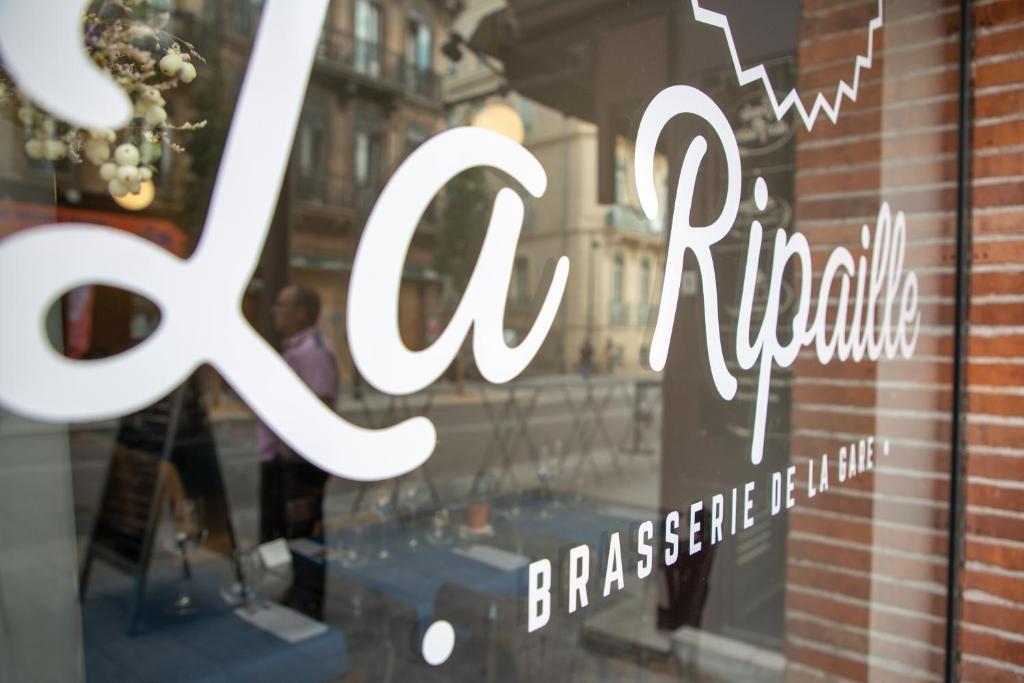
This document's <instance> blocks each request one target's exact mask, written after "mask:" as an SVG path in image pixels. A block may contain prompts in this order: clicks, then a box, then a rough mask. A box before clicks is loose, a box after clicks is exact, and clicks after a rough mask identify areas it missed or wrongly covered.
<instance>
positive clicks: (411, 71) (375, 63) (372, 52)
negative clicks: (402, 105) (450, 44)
mask: <svg viewBox="0 0 1024 683" xmlns="http://www.w3.org/2000/svg"><path fill="white" fill-rule="evenodd" d="M318 56H319V58H320V59H321V60H323V61H324V62H326V63H329V64H331V65H334V66H336V67H340V68H342V69H344V70H346V71H348V72H350V73H353V74H356V75H358V76H362V77H364V78H366V79H367V80H368V81H369V82H371V83H376V84H379V85H382V86H384V87H385V88H388V89H393V90H397V91H400V92H403V93H406V94H410V95H416V96H418V97H422V98H425V99H429V100H440V98H441V87H440V86H441V78H440V76H439V75H438V74H437V73H435V72H434V70H433V69H431V68H430V67H422V66H420V65H418V64H415V63H413V62H410V61H409V60H407V59H406V57H405V55H402V54H398V53H395V52H390V51H389V50H386V49H385V48H384V46H383V45H381V44H380V43H375V42H370V41H367V40H364V39H362V38H359V37H357V36H354V35H352V34H350V33H344V32H342V31H334V30H329V31H324V32H323V35H322V36H321V38H320V50H319V55H318Z"/></svg>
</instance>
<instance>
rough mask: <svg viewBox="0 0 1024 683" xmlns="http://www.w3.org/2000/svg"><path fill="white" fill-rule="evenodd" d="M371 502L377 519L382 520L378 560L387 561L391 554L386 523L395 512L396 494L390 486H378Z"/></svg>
mask: <svg viewBox="0 0 1024 683" xmlns="http://www.w3.org/2000/svg"><path fill="white" fill-rule="evenodd" d="M370 501H371V503H372V504H373V510H374V512H376V513H377V517H379V518H380V522H379V523H378V524H377V526H378V527H380V537H379V541H380V545H379V547H378V549H377V559H378V560H386V559H388V558H389V557H391V552H390V551H389V550H388V546H387V531H388V530H387V525H386V522H387V520H388V518H389V517H390V516H391V514H392V513H393V512H394V494H393V492H392V491H391V489H390V487H388V486H378V487H377V488H376V490H374V491H373V492H372V494H371V496H370Z"/></svg>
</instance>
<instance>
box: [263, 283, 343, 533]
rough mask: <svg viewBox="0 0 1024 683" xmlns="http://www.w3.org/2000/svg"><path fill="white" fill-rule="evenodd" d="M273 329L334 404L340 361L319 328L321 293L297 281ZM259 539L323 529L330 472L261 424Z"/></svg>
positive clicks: (288, 356)
mask: <svg viewBox="0 0 1024 683" xmlns="http://www.w3.org/2000/svg"><path fill="white" fill-rule="evenodd" d="M273 315H274V329H275V331H276V332H277V333H278V334H280V335H281V337H282V338H283V339H284V341H283V342H282V344H281V353H282V355H283V356H284V359H285V361H286V362H287V363H288V365H290V366H291V368H292V370H294V371H295V374H297V375H298V376H299V377H301V378H302V381H303V382H305V383H306V385H307V386H308V387H309V388H310V389H312V390H313V393H314V394H316V395H317V396H318V397H320V400H322V401H323V402H324V403H326V404H327V405H328V406H330V407H331V408H334V404H335V401H336V400H337V398H338V384H339V378H338V362H337V360H336V358H335V356H334V350H333V349H332V348H331V347H330V345H329V344H328V342H327V340H326V339H324V337H323V335H321V334H320V331H319V330H318V329H317V327H316V325H317V320H318V319H319V317H320V297H319V296H318V295H317V293H316V292H315V291H313V290H312V289H309V288H308V287H301V286H296V285H292V286H290V287H285V288H284V289H282V290H281V291H280V293H278V295H277V300H276V301H275V302H274V309H273ZM258 438H259V442H258V443H259V453H260V460H261V463H262V464H261V472H260V508H261V509H260V513H261V514H260V540H261V541H264V542H265V541H270V540H273V539H275V538H282V537H284V538H301V537H304V536H310V535H312V534H315V533H319V532H320V530H321V525H322V521H323V497H324V487H325V486H326V484H327V473H326V472H324V471H323V470H321V469H320V468H318V467H316V466H315V465H312V464H310V463H309V462H308V461H306V460H305V458H302V457H301V456H299V455H298V454H296V453H294V452H293V451H292V450H291V449H290V448H288V446H287V445H286V444H284V443H283V442H282V441H281V440H280V439H278V438H277V436H276V435H275V434H274V433H273V432H271V431H270V430H269V429H267V427H265V426H263V425H260V430H259V437H258Z"/></svg>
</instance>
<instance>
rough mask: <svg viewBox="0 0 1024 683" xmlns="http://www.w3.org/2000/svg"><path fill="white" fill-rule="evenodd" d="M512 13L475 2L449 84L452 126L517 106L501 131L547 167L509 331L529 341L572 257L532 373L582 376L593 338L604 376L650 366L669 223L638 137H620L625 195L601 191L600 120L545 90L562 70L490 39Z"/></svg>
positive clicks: (515, 284) (659, 170)
mask: <svg viewBox="0 0 1024 683" xmlns="http://www.w3.org/2000/svg"><path fill="white" fill-rule="evenodd" d="M512 4H513V5H516V3H512ZM574 11H575V10H574ZM512 16H513V13H512V8H510V7H509V5H508V4H507V3H506V2H504V1H503V0H497V1H496V0H473V1H471V2H469V3H467V6H466V9H465V10H464V11H463V12H462V13H461V14H460V15H459V18H458V19H457V20H456V23H455V25H454V27H453V28H454V30H455V31H456V32H457V33H458V34H459V35H461V36H466V37H471V38H472V39H471V40H469V45H468V47H465V48H463V50H462V52H464V53H465V54H464V58H462V59H459V60H458V61H454V62H452V63H451V65H450V67H449V71H448V74H447V76H446V77H445V79H444V97H445V100H446V102H447V103H448V105H449V109H450V114H449V120H450V122H451V123H452V124H453V125H458V124H471V123H474V122H475V123H477V124H478V125H484V126H487V125H489V122H488V114H489V113H490V109H491V108H493V107H495V106H496V105H504V106H506V107H509V108H510V109H511V110H512V111H514V112H515V116H516V117H517V118H518V122H513V123H511V124H509V125H510V126H511V129H512V130H511V131H510V130H508V129H507V128H504V129H503V126H504V124H499V127H498V129H499V132H505V133H506V134H510V135H512V136H513V137H519V138H520V139H521V141H522V144H523V145H524V146H526V148H527V149H529V150H530V151H531V152H532V153H533V154H534V155H535V156H536V157H537V159H538V160H540V162H541V164H542V165H543V166H544V169H545V171H547V178H548V186H547V190H546V192H545V193H544V195H543V196H541V197H539V198H530V199H529V201H527V202H526V217H525V221H524V226H523V231H522V234H521V236H520V239H519V247H518V249H517V251H516V260H515V265H514V268H513V277H512V282H511V284H510V287H509V296H508V302H507V309H506V325H507V326H508V328H509V336H510V337H511V338H513V339H521V338H522V337H523V336H524V335H525V334H526V332H527V331H528V330H529V329H530V327H531V325H532V324H533V320H534V317H535V316H536V313H537V311H538V310H539V307H540V302H541V301H542V294H543V293H544V292H545V291H546V288H547V283H548V282H550V278H551V273H552V271H553V268H554V263H555V260H556V258H557V256H558V255H560V254H564V255H566V256H568V257H569V260H570V262H571V263H572V269H571V270H570V272H569V280H568V284H567V285H566V291H565V295H564V297H563V300H562V304H561V307H560V309H559V313H558V317H557V318H556V320H555V323H554V326H553V328H552V331H551V334H550V335H549V336H548V339H547V341H546V342H545V344H544V346H543V347H542V348H541V350H540V353H539V354H538V356H537V358H536V360H535V361H534V363H533V364H532V365H531V370H532V371H534V372H540V373H558V372H575V371H576V370H577V369H578V366H579V362H580V349H581V347H582V345H583V343H584V340H588V339H589V341H590V344H591V346H592V347H593V351H594V359H593V360H594V365H595V367H596V370H597V371H598V372H616V371H622V372H626V373H636V372H640V371H642V370H644V369H646V368H647V367H648V364H647V356H648V351H649V342H650V336H651V332H652V330H653V326H654V320H655V318H656V316H657V311H656V309H655V308H654V307H655V305H656V303H657V299H658V296H659V293H660V292H659V287H660V283H661V267H662V262H663V257H662V253H663V251H664V240H665V233H664V228H665V226H664V218H663V217H661V216H659V217H658V218H656V219H655V220H649V219H648V218H647V217H646V216H644V214H643V212H642V211H641V210H640V205H639V200H638V198H637V196H636V193H635V191H634V189H633V188H634V185H633V181H632V177H633V149H632V142H631V141H630V140H629V139H628V138H627V137H625V136H619V137H617V138H615V139H614V142H613V144H614V148H613V151H612V154H613V158H614V171H613V175H614V190H613V191H612V193H610V194H609V195H608V196H604V197H600V196H598V191H597V190H598V184H597V176H596V175H595V169H597V168H598V155H599V149H600V147H601V144H602V142H603V137H602V134H601V132H600V127H599V125H597V123H596V122H595V121H594V120H593V119H588V118H587V117H585V116H583V113H584V112H580V111H577V110H576V109H575V108H564V109H563V108H560V107H559V104H560V102H558V101H548V100H546V99H544V97H543V92H542V93H541V94H540V96H538V94H537V93H535V92H534V91H535V88H538V87H542V86H543V84H544V83H550V82H553V81H556V80H559V79H561V78H565V77H564V76H563V75H561V71H552V72H543V71H540V72H535V73H531V74H530V75H524V74H521V73H516V72H515V65H516V63H515V62H513V64H511V65H509V64H504V63H503V59H502V58H503V56H504V55H503V54H502V53H501V52H500V51H495V50H493V49H491V48H492V47H493V46H490V45H487V44H486V42H485V41H484V40H483V39H482V38H481V36H483V35H486V34H489V33H491V32H492V31H491V29H492V28H493V27H498V28H497V29H496V30H509V31H511V30H517V29H513V28H512V20H511V19H510V18H511V17H512ZM515 16H517V17H518V16H520V15H519V14H518V13H516V14H515ZM533 47H534V46H531V47H530V48H529V49H533ZM488 51H489V52H488ZM561 69H562V71H564V70H565V67H564V66H562V67H561ZM655 178H656V182H657V185H658V190H659V194H660V195H661V200H662V201H664V200H665V197H666V195H667V190H668V186H667V182H668V167H667V162H666V160H665V158H664V157H663V156H662V155H659V156H658V159H657V167H656V169H655Z"/></svg>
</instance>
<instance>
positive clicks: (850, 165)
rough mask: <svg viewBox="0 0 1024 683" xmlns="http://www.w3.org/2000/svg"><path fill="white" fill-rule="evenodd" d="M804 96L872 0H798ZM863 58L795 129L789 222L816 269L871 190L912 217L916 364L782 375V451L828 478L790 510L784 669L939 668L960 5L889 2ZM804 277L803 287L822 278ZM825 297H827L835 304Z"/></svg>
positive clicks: (928, 676)
mask: <svg viewBox="0 0 1024 683" xmlns="http://www.w3.org/2000/svg"><path fill="white" fill-rule="evenodd" d="M803 5H804V15H803V20H802V21H803V25H802V27H801V34H802V36H803V39H802V41H801V46H800V71H799V78H800V88H801V92H802V94H803V99H804V102H807V103H809V102H811V101H812V99H813V96H814V94H815V93H816V92H817V91H818V90H822V91H824V92H825V93H826V95H827V96H828V97H829V98H830V99H831V97H832V96H833V95H834V92H835V87H836V86H835V84H836V83H837V82H838V80H839V79H845V80H847V81H849V80H850V79H851V78H852V76H853V59H854V56H855V55H857V54H863V53H864V52H865V51H866V48H867V23H868V21H869V19H870V18H871V17H873V16H874V14H875V11H876V9H877V3H876V2H875V1H874V0H838V1H837V0H805V2H804V3H803ZM885 9H886V15H885V27H884V28H883V29H882V30H881V31H879V32H878V33H876V35H875V41H876V42H875V50H876V54H875V63H874V66H873V68H872V69H871V70H869V71H865V72H863V73H862V78H861V82H860V91H859V94H858V98H857V102H856V103H851V102H849V101H847V102H845V103H844V104H843V110H842V113H841V115H840V117H839V122H838V124H836V125H832V124H831V123H830V122H828V121H827V120H822V121H820V122H819V123H818V124H817V125H816V126H815V127H814V130H813V132H812V133H807V132H806V131H801V134H800V136H799V138H798V141H797V178H796V183H797V190H796V196H797V206H796V219H797V224H796V228H797V229H799V230H801V231H802V232H803V233H804V234H806V235H807V237H808V239H809V241H810V242H811V244H812V247H813V249H814V258H815V272H816V273H819V274H820V272H821V270H822V269H823V267H824V264H825V260H826V259H827V257H828V254H829V252H830V251H831V250H832V249H833V248H834V247H835V246H837V245H843V246H846V247H847V248H848V249H850V250H851V252H852V253H853V255H854V257H855V258H856V257H857V256H859V255H860V254H861V253H863V252H862V250H861V249H860V244H859V237H860V231H861V226H862V225H863V224H867V225H868V226H869V227H870V228H871V229H872V232H873V231H874V228H875V221H876V217H877V213H878V209H879V206H880V204H881V203H882V202H883V201H888V202H889V203H890V204H891V206H892V209H893V211H894V212H895V211H904V212H905V213H906V218H907V226H908V231H907V237H908V244H907V267H908V268H914V269H915V270H916V271H917V274H918V278H919V281H920V287H921V314H922V329H921V336H920V338H919V341H918V344H917V349H916V352H915V354H914V357H913V358H912V359H911V360H902V359H897V360H894V361H879V362H877V363H871V362H867V361H865V362H862V363H856V364H855V363H852V362H847V363H839V362H833V363H831V364H829V365H828V366H821V365H819V364H818V361H817V359H816V357H815V356H814V351H813V349H809V350H808V351H807V352H805V354H804V355H803V356H802V357H801V358H800V359H798V361H797V364H796V365H795V368H794V373H793V378H794V379H793V383H794V384H793V408H792V410H793V413H792V414H793V437H792V451H793V462H794V464H796V465H797V466H798V474H801V475H802V481H801V485H802V486H805V485H806V483H805V481H806V467H807V460H808V459H809V458H814V459H815V462H816V464H817V463H818V462H820V457H821V455H822V454H825V453H827V454H829V461H830V465H831V476H830V481H831V488H830V490H829V491H828V492H827V493H825V494H819V495H818V496H816V497H815V498H813V499H807V498H806V497H801V499H799V502H798V505H797V507H796V508H794V509H792V510H791V511H790V534H789V539H788V565H787V582H786V609H785V616H786V645H785V647H786V656H787V660H788V662H789V668H788V678H789V679H790V680H818V679H828V680H872V681H927V680H941V679H942V675H943V666H944V658H943V657H944V641H945V610H946V571H947V546H948V531H947V529H948V505H949V504H948V499H949V470H950V424H951V423H950V407H951V395H952V389H951V381H952V333H953V327H952V323H953V321H954V296H953V288H954V256H955V210H956V192H955V190H956V159H957V156H956V155H957V103H958V97H957V88H958V83H959V81H958V70H957V68H956V66H957V56H958V49H959V6H958V3H956V2H955V1H951V0H901V1H900V2H887V3H886V7H885ZM817 286H818V283H817V281H816V282H815V287H814V291H815V292H817ZM834 306H835V304H833V307H834ZM869 436H873V437H875V439H876V440H881V439H886V438H887V439H889V440H890V442H891V445H892V454H891V455H890V456H888V458H881V457H879V458H878V459H877V468H876V469H875V470H874V471H873V472H870V473H867V474H862V475H859V476H858V477H857V478H855V479H853V480H850V481H846V482H845V483H842V484H839V483H838V476H837V475H838V472H837V462H836V458H837V453H838V451H839V449H840V447H842V446H844V445H849V443H850V442H851V441H854V440H857V439H860V438H866V437H869Z"/></svg>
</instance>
